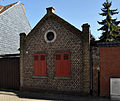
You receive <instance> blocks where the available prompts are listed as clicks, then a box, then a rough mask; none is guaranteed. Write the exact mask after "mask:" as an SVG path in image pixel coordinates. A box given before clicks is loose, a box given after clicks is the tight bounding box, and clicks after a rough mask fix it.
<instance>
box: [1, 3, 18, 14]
mask: <svg viewBox="0 0 120 101" xmlns="http://www.w3.org/2000/svg"><path fill="white" fill-rule="evenodd" d="M17 3H18V2H16V3H13V4H10V5H6V6H2V5H0V8H2V7H3V9H1V11H0V14H1V13H3V12H4V11H6V10H7V9H9V8H10V7H12V6H13V5H15V4H17Z"/></svg>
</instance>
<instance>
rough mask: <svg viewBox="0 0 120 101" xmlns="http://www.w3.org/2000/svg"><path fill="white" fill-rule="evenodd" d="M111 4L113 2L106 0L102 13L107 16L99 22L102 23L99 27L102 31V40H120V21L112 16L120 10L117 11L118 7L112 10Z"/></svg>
mask: <svg viewBox="0 0 120 101" xmlns="http://www.w3.org/2000/svg"><path fill="white" fill-rule="evenodd" d="M111 5H112V2H109V1H108V0H106V2H104V3H103V7H104V8H102V9H101V10H102V13H100V15H102V16H105V17H106V18H105V19H104V20H102V21H101V22H99V21H98V23H99V24H100V25H102V27H101V28H99V29H98V31H99V30H101V31H102V36H101V37H100V41H118V40H119V41H120V30H119V28H118V25H119V23H120V21H117V18H116V19H112V17H111V16H112V15H114V14H118V13H119V12H118V11H117V10H118V9H114V10H111V9H110V7H111Z"/></svg>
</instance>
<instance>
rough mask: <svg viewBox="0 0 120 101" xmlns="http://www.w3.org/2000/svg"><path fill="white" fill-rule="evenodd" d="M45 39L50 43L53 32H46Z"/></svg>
mask: <svg viewBox="0 0 120 101" xmlns="http://www.w3.org/2000/svg"><path fill="white" fill-rule="evenodd" d="M46 37H47V40H48V41H52V40H53V39H54V33H53V32H48V33H47V36H46Z"/></svg>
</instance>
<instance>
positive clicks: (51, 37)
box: [44, 30, 56, 42]
mask: <svg viewBox="0 0 120 101" xmlns="http://www.w3.org/2000/svg"><path fill="white" fill-rule="evenodd" d="M44 38H45V41H46V42H54V41H55V39H56V32H55V31H53V30H48V31H47V32H46V33H45V35H44Z"/></svg>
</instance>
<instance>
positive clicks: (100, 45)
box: [91, 41, 120, 47]
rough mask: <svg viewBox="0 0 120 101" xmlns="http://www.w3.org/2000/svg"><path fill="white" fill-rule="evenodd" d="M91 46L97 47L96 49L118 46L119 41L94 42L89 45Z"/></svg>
mask: <svg viewBox="0 0 120 101" xmlns="http://www.w3.org/2000/svg"><path fill="white" fill-rule="evenodd" d="M91 46H98V47H112V46H120V41H111V42H99V41H94V42H92V43H91Z"/></svg>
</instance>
